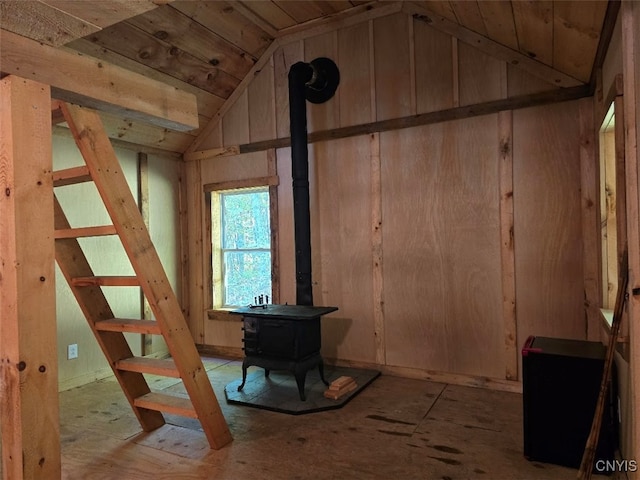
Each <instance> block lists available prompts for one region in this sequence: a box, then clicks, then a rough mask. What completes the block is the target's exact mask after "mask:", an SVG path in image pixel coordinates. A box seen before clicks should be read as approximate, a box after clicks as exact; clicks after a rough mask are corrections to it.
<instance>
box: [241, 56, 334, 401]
mask: <svg viewBox="0 0 640 480" xmlns="http://www.w3.org/2000/svg"><path fill="white" fill-rule="evenodd" d="M288 79H289V124H290V129H291V174H292V177H293V178H292V180H293V184H292V189H293V226H294V242H295V256H296V303H297V305H268V304H266V305H264V304H262V302H261V301H260V304H259V305H249V306H248V307H243V308H240V309H238V310H234V311H233V312H231V313H234V314H237V315H242V319H243V328H244V339H243V340H244V351H245V359H244V361H243V362H242V383H241V384H240V386H239V387H238V390H242V389H243V388H244V384H245V382H246V380H247V368H248V367H250V366H252V365H256V366H259V367H262V368H264V373H265V377H268V376H269V372H270V371H271V370H289V371H291V372H292V373H293V374H294V375H295V378H296V383H297V385H298V393H299V394H300V399H301V400H303V401H304V400H305V394H304V382H305V378H306V375H307V372H308V371H309V370H311V369H312V368H315V367H318V369H319V371H320V378H321V379H322V381H323V382H324V383H325V384H326V385H328V382H327V381H326V380H325V378H324V363H323V361H322V357H321V356H320V346H321V334H320V330H321V329H320V317H321V316H322V315H326V314H327V313H330V312H333V311H335V310H337V309H338V308H337V307H314V306H313V288H312V282H311V219H310V217H311V216H310V213H309V158H308V149H307V113H306V101H307V100H309V101H310V102H311V103H323V102H326V101H327V100H329V99H330V98H331V97H333V95H334V93H335V92H336V89H337V88H338V84H339V83H340V72H339V71H338V67H337V66H336V64H335V63H334V62H333V60H331V59H328V58H324V57H320V58H316V59H315V60H312V61H311V62H310V63H304V62H297V63H295V64H293V65H292V66H291V68H290V70H289V75H288ZM256 303H257V302H256Z"/></svg>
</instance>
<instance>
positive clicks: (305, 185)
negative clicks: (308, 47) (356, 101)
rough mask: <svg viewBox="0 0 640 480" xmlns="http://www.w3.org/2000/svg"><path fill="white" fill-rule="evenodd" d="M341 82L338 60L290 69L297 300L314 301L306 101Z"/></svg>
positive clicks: (320, 98)
mask: <svg viewBox="0 0 640 480" xmlns="http://www.w3.org/2000/svg"><path fill="white" fill-rule="evenodd" d="M339 82H340V74H339V72H338V67H337V66H336V64H335V63H334V62H333V61H332V60H330V59H328V58H317V59H315V60H313V61H312V62H311V63H304V62H298V63H295V64H294V65H292V66H291V69H290V70H289V121H290V128H291V174H292V177H293V223H294V238H295V250H296V304H297V305H308V306H311V305H313V287H312V281H311V214H310V209H309V151H308V149H307V110H306V108H307V105H306V100H307V99H308V100H309V101H310V102H312V103H323V102H326V101H327V100H329V99H330V98H331V97H332V96H333V94H334V93H335V91H336V88H337V87H338V83H339Z"/></svg>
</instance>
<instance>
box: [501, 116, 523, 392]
mask: <svg viewBox="0 0 640 480" xmlns="http://www.w3.org/2000/svg"><path fill="white" fill-rule="evenodd" d="M498 151H499V159H500V167H499V168H500V259H501V263H502V269H501V272H502V319H503V322H504V347H505V348H504V353H505V378H506V379H507V380H517V379H518V357H519V351H518V345H517V341H518V335H517V321H516V277H515V253H514V242H513V235H514V233H513V112H511V111H508V110H507V111H504V112H500V113H498Z"/></svg>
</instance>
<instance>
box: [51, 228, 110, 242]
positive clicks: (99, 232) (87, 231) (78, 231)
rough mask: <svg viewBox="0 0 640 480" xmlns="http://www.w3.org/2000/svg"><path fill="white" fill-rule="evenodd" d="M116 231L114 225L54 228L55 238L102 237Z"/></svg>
mask: <svg viewBox="0 0 640 480" xmlns="http://www.w3.org/2000/svg"><path fill="white" fill-rule="evenodd" d="M117 233H118V232H116V227H114V226H113V225H100V226H97V227H81V228H65V229H64V230H56V232H55V238H56V239H62V238H84V237H102V236H105V235H117Z"/></svg>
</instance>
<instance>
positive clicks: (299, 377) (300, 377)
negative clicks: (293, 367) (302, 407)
mask: <svg viewBox="0 0 640 480" xmlns="http://www.w3.org/2000/svg"><path fill="white" fill-rule="evenodd" d="M306 376H307V372H295V377H296V384H297V385H298V393H299V394H300V400H302V401H303V402H304V401H306V400H307V397H306V396H305V394H304V381H305V378H306Z"/></svg>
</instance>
